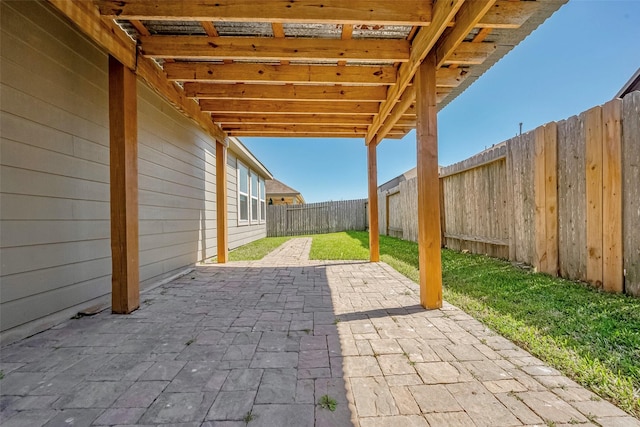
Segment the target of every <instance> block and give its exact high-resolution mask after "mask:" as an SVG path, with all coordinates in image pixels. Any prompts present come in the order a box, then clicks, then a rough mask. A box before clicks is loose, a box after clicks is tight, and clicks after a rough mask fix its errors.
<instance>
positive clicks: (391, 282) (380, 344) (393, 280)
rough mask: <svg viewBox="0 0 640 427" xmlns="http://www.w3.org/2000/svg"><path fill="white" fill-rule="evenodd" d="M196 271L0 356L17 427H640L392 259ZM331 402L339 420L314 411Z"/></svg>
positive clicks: (299, 252) (294, 243) (291, 245)
mask: <svg viewBox="0 0 640 427" xmlns="http://www.w3.org/2000/svg"><path fill="white" fill-rule="evenodd" d="M309 247H310V241H309V239H294V240H291V241H289V242H288V243H287V244H285V245H284V246H283V247H281V248H279V249H278V250H277V251H276V252H274V253H272V254H271V255H270V256H269V257H267V258H265V259H264V260H262V261H259V262H243V263H229V264H227V265H221V266H218V265H215V266H201V267H198V268H197V269H196V271H195V272H193V273H192V274H189V275H187V276H184V277H182V278H180V279H178V280H174V281H173V282H171V283H169V284H166V285H164V286H161V287H158V288H156V289H154V290H152V291H150V292H147V293H145V294H143V296H142V299H143V303H142V306H141V308H140V309H139V310H138V311H136V312H135V313H133V314H132V315H129V316H118V315H112V314H110V313H109V312H108V311H106V312H102V313H100V314H98V315H96V316H94V317H84V318H80V319H75V320H69V321H67V322H65V323H63V324H61V325H59V326H57V327H55V328H53V329H51V330H49V331H46V332H44V333H41V334H38V335H36V336H34V337H31V338H28V339H26V340H23V341H21V342H19V343H16V344H13V345H10V346H6V347H4V348H2V354H1V367H0V369H2V371H3V373H4V378H3V379H2V380H0V389H1V399H0V409H1V410H2V412H1V415H0V424H2V426H3V427H13V426H29V427H32V426H40V425H46V426H69V425H73V426H88V425H134V424H135V425H179V426H200V425H203V426H238V427H239V426H245V425H247V423H248V425H249V426H271V427H286V426H302V427H304V426H313V425H315V426H350V425H355V426H358V425H359V426H362V427H372V426H416V427H417V426H427V425H429V426H519V425H542V426H544V425H547V426H551V425H555V426H561V425H574V424H587V425H594V424H595V425H603V426H640V422H639V421H638V420H637V419H634V418H632V417H629V416H627V415H626V414H625V413H624V412H623V411H621V410H619V409H618V408H616V407H615V406H613V405H611V404H609V403H607V402H605V401H603V400H600V399H599V398H597V397H596V396H594V395H593V394H592V393H590V392H589V391H587V390H585V389H584V388H582V387H579V386H578V385H577V384H576V383H574V382H573V381H571V380H569V379H567V378H566V377H564V376H562V375H560V374H559V373H558V372H557V371H556V370H554V369H551V368H549V367H547V366H545V365H544V364H543V363H542V362H540V361H539V360H538V359H536V358H534V357H532V356H531V355H529V354H528V353H527V352H525V351H523V350H521V349H519V348H518V347H517V346H515V345H514V344H512V343H511V342H509V341H508V340H506V339H504V338H502V337H500V336H498V335H496V334H495V333H493V332H491V331H489V330H487V329H486V328H485V327H484V326H482V325H481V324H480V323H478V322H477V321H475V320H473V319H472V318H471V317H469V316H468V315H467V314H465V313H463V312H462V311H460V310H459V309H457V308H455V307H453V306H451V305H448V304H445V306H444V307H443V308H442V309H441V310H435V311H425V310H423V309H422V308H420V307H419V305H418V297H417V292H418V288H417V286H416V285H415V284H414V283H413V282H411V281H409V280H408V279H406V278H404V277H403V276H401V275H400V274H399V273H397V272H396V271H395V270H393V269H392V268H390V267H389V266H387V265H386V264H383V263H379V264H371V263H363V262H315V261H306V260H305V259H306V257H307V254H308V250H309ZM324 395H327V396H329V397H330V398H331V399H332V400H335V402H336V408H335V411H334V412H332V411H330V410H328V409H324V408H322V407H321V406H319V405H318V404H317V402H318V401H319V400H320V399H321V397H322V396H324Z"/></svg>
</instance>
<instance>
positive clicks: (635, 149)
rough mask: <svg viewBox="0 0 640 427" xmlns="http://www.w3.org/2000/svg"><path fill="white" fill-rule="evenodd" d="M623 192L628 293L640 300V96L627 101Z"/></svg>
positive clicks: (623, 143)
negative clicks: (639, 297) (638, 297)
mask: <svg viewBox="0 0 640 427" xmlns="http://www.w3.org/2000/svg"><path fill="white" fill-rule="evenodd" d="M622 104H623V113H622V114H623V116H622V191H623V208H622V215H623V220H622V224H623V229H622V236H623V240H624V242H623V247H624V251H623V252H624V269H625V272H626V276H625V291H626V293H628V294H631V295H635V296H640V92H632V93H631V94H629V95H627V96H626V97H624V99H623V100H622Z"/></svg>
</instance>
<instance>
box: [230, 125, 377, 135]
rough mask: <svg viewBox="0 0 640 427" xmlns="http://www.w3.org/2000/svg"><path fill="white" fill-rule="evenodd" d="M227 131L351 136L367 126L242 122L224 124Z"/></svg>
mask: <svg viewBox="0 0 640 427" xmlns="http://www.w3.org/2000/svg"><path fill="white" fill-rule="evenodd" d="M226 129H227V132H229V134H230V135H235V132H238V133H242V134H253V135H256V136H260V135H265V136H267V135H269V134H278V135H281V134H285V133H291V134H295V133H298V132H300V133H318V134H323V135H328V136H330V135H334V134H341V135H346V134H350V135H353V136H360V137H362V136H364V135H365V133H366V132H367V126H366V125H361V126H337V125H312V124H290V125H273V124H266V125H262V124H258V125H254V124H242V125H228V126H226Z"/></svg>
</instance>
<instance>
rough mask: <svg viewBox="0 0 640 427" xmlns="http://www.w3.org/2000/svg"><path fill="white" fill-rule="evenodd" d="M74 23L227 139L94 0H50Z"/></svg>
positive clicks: (180, 107) (212, 132)
mask: <svg viewBox="0 0 640 427" xmlns="http://www.w3.org/2000/svg"><path fill="white" fill-rule="evenodd" d="M47 1H48V2H49V3H50V4H51V5H52V6H54V7H55V8H56V9H57V10H58V11H60V12H61V13H62V14H63V15H65V16H66V17H67V18H68V19H69V20H71V22H73V23H74V24H75V25H76V26H77V27H78V28H79V29H80V30H81V31H82V32H83V33H85V34H86V35H87V36H88V37H89V38H90V39H91V40H93V41H94V42H95V43H96V44H98V46H100V47H102V48H103V49H104V50H105V51H106V52H107V53H109V55H111V56H113V57H114V58H116V59H118V61H120V62H121V63H122V64H124V65H126V66H127V67H128V68H129V69H131V70H134V72H135V73H136V74H137V75H138V76H139V77H141V78H142V79H143V80H145V81H146V82H147V83H148V84H149V86H150V87H151V88H152V89H154V90H155V91H156V92H157V93H158V94H160V96H162V97H163V98H164V99H166V100H167V101H169V102H170V103H171V104H173V105H174V106H175V107H176V108H177V109H178V110H180V111H182V112H183V113H184V114H185V115H186V116H187V117H189V118H190V119H191V120H193V121H194V122H196V123H197V124H198V126H200V127H201V128H203V129H204V130H205V131H206V132H208V133H209V134H210V135H211V136H212V137H214V138H215V139H216V140H224V139H225V138H226V134H225V133H224V132H223V131H222V129H221V128H220V127H219V126H216V125H215V124H214V123H213V121H212V120H211V117H210V116H209V115H207V114H203V113H202V111H201V110H200V109H199V108H198V104H196V103H195V102H193V101H192V100H190V99H187V98H186V97H185V96H184V93H183V92H182V89H181V88H180V87H179V86H176V85H175V84H174V83H172V82H171V81H169V80H168V79H167V76H166V74H165V73H164V72H163V71H162V70H161V69H160V68H158V66H157V65H156V64H155V62H153V61H152V60H150V59H147V58H143V57H139V56H138V57H136V52H137V48H136V44H135V43H134V42H133V40H131V39H130V38H129V37H128V36H127V35H126V33H124V32H123V31H122V30H121V28H120V27H119V26H118V25H117V24H116V23H115V22H113V21H112V20H109V19H103V18H101V17H100V14H99V13H98V10H97V9H96V8H95V7H94V6H93V3H92V2H88V1H83V0H47Z"/></svg>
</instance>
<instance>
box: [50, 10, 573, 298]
mask: <svg viewBox="0 0 640 427" xmlns="http://www.w3.org/2000/svg"><path fill="white" fill-rule="evenodd" d="M48 1H49V3H51V4H52V5H53V6H55V7H56V8H57V9H58V10H59V11H60V12H61V13H62V14H63V15H65V16H66V17H67V18H68V19H70V20H71V21H72V22H74V23H75V24H76V25H77V26H78V28H79V29H80V30H82V31H83V32H84V33H85V34H87V35H88V36H89V37H90V38H91V39H92V40H94V41H95V42H96V43H97V44H98V45H99V46H101V47H102V48H103V49H104V50H105V51H106V52H108V53H109V55H110V56H111V57H113V59H114V60H117V61H119V62H120V63H121V64H122V65H123V66H125V67H127V68H129V69H130V70H131V71H133V72H134V73H135V74H137V75H138V76H139V77H140V78H142V79H143V80H144V81H145V82H147V83H148V84H149V85H150V86H151V87H152V88H154V89H155V90H156V91H157V92H158V93H160V94H161V95H162V96H164V97H165V98H166V99H167V100H169V101H170V102H171V103H172V104H173V105H174V106H175V107H176V108H178V109H179V110H180V111H182V112H183V113H184V114H185V115H187V116H188V117H190V118H191V119H192V120H194V121H195V122H196V123H198V124H199V125H200V126H201V127H202V128H203V129H204V130H205V131H206V132H208V133H209V134H210V135H212V137H213V138H215V139H216V140H217V141H218V142H219V147H218V149H217V150H216V151H217V155H218V156H219V157H224V156H225V155H226V151H225V150H226V146H227V145H228V143H227V138H228V136H277V137H290V136H292V137H306V136H309V137H344V138H359V139H362V140H364V142H365V143H366V144H367V145H368V147H367V153H368V159H369V174H368V178H369V179H368V185H369V194H370V203H369V207H370V209H372V211H371V212H370V218H371V223H370V224H371V233H370V236H371V260H372V261H377V260H378V259H379V253H378V245H377V235H378V232H377V220H376V218H377V208H376V206H377V193H376V188H377V182H376V161H377V160H376V159H377V157H376V146H377V144H379V143H380V142H381V141H382V140H383V139H384V138H402V137H403V136H405V135H406V134H407V133H408V132H409V131H411V130H412V129H416V128H417V129H418V132H417V135H418V162H417V163H418V182H419V185H418V189H419V190H418V192H419V217H420V218H421V220H420V221H419V222H420V224H421V227H423V229H422V230H420V232H419V236H420V237H419V244H420V247H421V250H420V269H421V292H422V297H421V301H422V302H423V305H425V307H430V308H433V307H438V306H439V304H440V303H441V293H440V286H441V283H440V273H439V271H440V270H439V265H440V260H439V255H438V254H439V252H438V250H436V249H439V248H436V246H438V247H439V237H438V236H439V235H440V232H439V215H438V213H437V209H431V208H432V207H433V204H434V203H437V200H438V197H435V196H434V194H435V193H434V192H433V189H434V188H438V183H437V164H438V163H437V131H436V130H437V126H436V113H437V110H438V109H439V108H442V106H444V105H446V104H447V103H448V102H450V101H451V100H452V99H454V98H455V97H456V96H458V95H459V94H460V93H461V92H462V91H463V90H464V89H465V88H466V87H467V86H468V85H469V84H470V83H472V82H473V81H474V80H475V79H477V78H478V76H480V75H481V74H482V73H483V72H484V71H486V69H488V68H489V67H490V66H491V65H492V64H493V63H495V62H496V61H497V60H498V59H499V58H500V57H501V56H502V55H504V54H505V53H506V52H507V51H508V50H509V49H511V48H512V47H513V46H514V45H515V44H517V43H518V42H519V41H520V40H522V39H523V38H524V37H526V36H527V35H528V34H529V33H530V32H531V31H533V29H535V28H536V27H537V26H538V25H539V24H540V23H541V22H543V21H544V20H545V19H546V18H547V17H548V16H550V15H551V14H552V13H553V12H554V11H555V10H557V9H558V8H559V7H560V5H562V4H563V3H564V2H565V1H566V0H535V1H534V0H526V1H525V0H447V1H442V0H402V1H398V0H350V1H344V0H260V1H256V0H216V1H208V0H172V1H165V0H93V1H90V0H48ZM115 87H116V88H120V89H114V90H116V91H117V90H122V87H121V86H115ZM119 95H121V94H118V93H112V94H110V96H113V97H114V99H115V98H116V97H117V96H119ZM125 99H127V98H125ZM417 112H419V114H417ZM114 126H119V125H118V124H117V123H116V124H115V125H114ZM129 126H130V125H129ZM112 131H114V129H112ZM128 131H129V130H128ZM218 167H219V168H222V169H224V167H225V163H224V162H223V161H221V160H220V161H218ZM221 172H222V173H221ZM116 173H119V172H117V171H116ZM217 176H219V177H221V178H220V182H218V188H219V189H222V188H223V187H224V185H225V183H224V182H223V181H222V180H224V176H226V173H224V170H222V171H218V174H217ZM218 203H219V204H220V206H219V207H218V209H226V206H225V203H226V198H225V197H224V196H220V197H218ZM116 213H120V214H123V215H126V212H119V211H118V210H117V209H116ZM219 218H222V217H221V216H219ZM223 224H224V218H223V219H222V220H221V221H220V225H223ZM424 227H426V228H424ZM224 231H225V227H224V226H220V227H219V234H218V240H219V242H218V245H219V247H220V246H222V247H226V239H227V237H226V234H225V232H224ZM219 259H222V260H224V259H226V253H225V251H224V250H222V252H221V253H219ZM436 264H437V267H438V268H435V269H431V270H429V272H428V273H425V271H426V270H425V269H428V268H430V267H429V266H430V265H436ZM115 271H116V269H115V266H114V272H115Z"/></svg>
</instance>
